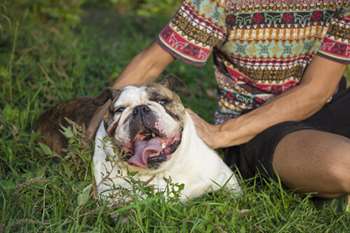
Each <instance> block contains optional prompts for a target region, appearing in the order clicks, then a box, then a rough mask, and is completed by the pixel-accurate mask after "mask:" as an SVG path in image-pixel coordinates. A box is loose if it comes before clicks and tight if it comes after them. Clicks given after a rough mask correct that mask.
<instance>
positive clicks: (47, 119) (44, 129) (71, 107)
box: [36, 89, 117, 154]
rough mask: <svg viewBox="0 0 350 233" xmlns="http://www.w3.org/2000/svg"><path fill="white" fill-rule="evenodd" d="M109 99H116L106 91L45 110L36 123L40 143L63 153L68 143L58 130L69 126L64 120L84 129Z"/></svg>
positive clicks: (110, 92) (109, 91)
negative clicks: (68, 120)
mask: <svg viewBox="0 0 350 233" xmlns="http://www.w3.org/2000/svg"><path fill="white" fill-rule="evenodd" d="M110 98H117V97H116V96H115V91H114V90H111V89H106V90H104V91H103V92H102V93H101V94H100V95H99V96H97V97H78V98H76V99H73V100H70V101H67V102H64V103H61V104H58V105H56V106H55V107H53V108H51V109H49V110H47V111H46V112H44V113H43V114H42V115H41V116H40V117H39V119H38V121H37V123H36V125H37V127H36V130H37V131H38V132H39V133H40V134H41V136H42V137H41V142H43V143H45V144H47V145H48V146H49V147H50V148H51V149H52V150H53V151H54V152H56V153H57V154H62V153H64V149H65V148H66V147H67V143H68V142H67V139H66V138H65V137H64V135H63V134H62V133H61V132H60V130H61V129H62V126H63V127H67V126H69V122H67V120H66V118H68V119H70V120H72V121H74V122H75V123H76V124H78V125H79V126H81V127H82V128H83V129H86V128H87V127H88V125H89V123H90V121H91V118H92V116H93V115H94V113H95V112H96V110H97V108H98V107H100V106H101V105H103V104H104V103H105V102H106V101H107V100H109V99H110Z"/></svg>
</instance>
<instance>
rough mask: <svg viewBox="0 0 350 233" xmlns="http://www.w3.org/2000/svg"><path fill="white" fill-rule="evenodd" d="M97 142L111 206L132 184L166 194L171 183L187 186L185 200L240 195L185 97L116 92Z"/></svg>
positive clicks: (160, 90)
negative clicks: (223, 191)
mask: <svg viewBox="0 0 350 233" xmlns="http://www.w3.org/2000/svg"><path fill="white" fill-rule="evenodd" d="M113 96H114V98H113V102H112V105H111V107H110V109H109V112H108V113H107V114H106V116H105V119H104V120H103V122H101V124H100V126H99V128H98V130H97V133H96V137H95V152H94V156H93V165H94V174H95V180H96V186H97V192H98V193H99V194H100V196H101V197H103V198H106V199H108V200H109V201H110V202H112V203H118V201H119V199H120V198H122V197H120V195H119V193H118V192H119V191H120V190H132V184H131V182H130V181H129V180H128V179H126V177H127V176H128V174H130V173H132V174H134V176H133V179H136V180H137V181H141V182H144V183H145V184H147V185H149V186H151V187H153V188H154V190H155V191H160V192H164V191H165V190H166V189H167V185H168V180H169V179H170V180H171V181H172V182H174V183H176V184H182V185H183V189H182V190H180V195H179V197H180V200H181V201H186V200H189V199H192V198H195V197H198V196H201V195H202V194H204V193H207V192H213V191H216V190H218V189H220V188H222V187H224V188H225V189H227V190H229V191H231V192H233V193H235V194H240V193H241V189H240V187H239V184H238V182H237V179H236V177H235V175H234V174H233V172H232V171H231V170H230V168H229V167H228V166H227V165H226V164H225V163H224V162H223V161H222V159H221V158H220V157H219V156H218V154H217V153H216V152H215V151H214V150H212V149H210V148H209V147H208V146H207V145H206V144H205V143H204V142H203V141H202V140H201V139H200V138H199V136H198V135H197V133H196V130H195V127H194V123H193V121H192V119H191V117H190V116H189V114H188V113H187V112H186V110H185V108H184V106H183V104H182V103H181V100H180V98H179V97H178V96H177V95H176V94H175V93H174V92H172V91H170V90H169V89H168V88H166V87H164V86H162V85H159V84H152V85H148V86H141V87H136V86H128V87H125V88H124V89H122V90H119V91H115V93H114V95H113Z"/></svg>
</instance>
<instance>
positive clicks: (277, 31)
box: [158, 0, 350, 123]
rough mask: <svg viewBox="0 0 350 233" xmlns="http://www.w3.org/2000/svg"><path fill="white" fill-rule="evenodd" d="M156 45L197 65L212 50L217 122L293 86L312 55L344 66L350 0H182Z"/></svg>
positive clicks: (349, 43)
mask: <svg viewBox="0 0 350 233" xmlns="http://www.w3.org/2000/svg"><path fill="white" fill-rule="evenodd" d="M158 43H159V44H160V46H162V47H163V48H164V49H166V50H167V51H169V52H170V53H171V54H172V55H173V56H174V57H175V58H178V59H180V60H183V61H185V62H187V63H190V64H194V65H198V66H200V65H204V64H205V63H206V61H207V59H208V57H209V55H210V54H211V52H212V51H213V57H214V63H215V76H216V80H217V83H218V110H217V111H216V114H215V119H216V123H222V122H224V121H225V120H227V119H230V118H233V117H237V116H239V115H241V114H243V113H246V112H248V111H250V110H252V109H255V108H257V107H259V106H261V105H262V104H264V103H265V102H266V101H267V100H269V99H270V98H272V97H273V96H276V95H279V94H280V93H282V92H284V91H286V90H288V89H290V88H292V87H294V86H296V85H298V83H299V82H300V81H301V78H302V76H303V73H304V71H305V68H306V66H307V65H308V64H309V63H310V62H311V59H312V56H313V55H315V54H318V55H320V56H323V57H326V58H328V59H331V60H334V61H337V62H340V63H346V64H350V1H349V0H185V1H183V3H182V5H181V6H180V8H179V10H178V11H177V13H176V14H175V16H174V17H173V18H172V19H171V21H170V23H169V24H168V25H166V26H165V27H164V29H163V30H162V31H161V32H160V34H159V37H158Z"/></svg>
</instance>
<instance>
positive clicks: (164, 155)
mask: <svg viewBox="0 0 350 233" xmlns="http://www.w3.org/2000/svg"><path fill="white" fill-rule="evenodd" d="M131 114H132V119H131V120H130V122H129V129H130V138H132V141H131V148H132V149H131V150H130V151H128V152H127V154H128V155H129V156H127V157H126V160H127V162H128V163H129V164H130V165H133V166H137V167H141V168H157V167H158V166H159V165H160V163H162V162H164V161H167V160H168V159H169V158H170V155H171V154H172V153H174V152H175V150H176V149H177V147H178V145H179V144H180V141H181V132H178V133H176V134H175V135H172V136H167V135H165V134H164V133H162V130H161V129H160V128H159V121H158V119H157V117H156V115H155V114H154V113H153V112H152V110H151V109H150V108H149V107H148V106H147V105H139V106H136V107H135V108H134V109H133V112H132V113H131Z"/></svg>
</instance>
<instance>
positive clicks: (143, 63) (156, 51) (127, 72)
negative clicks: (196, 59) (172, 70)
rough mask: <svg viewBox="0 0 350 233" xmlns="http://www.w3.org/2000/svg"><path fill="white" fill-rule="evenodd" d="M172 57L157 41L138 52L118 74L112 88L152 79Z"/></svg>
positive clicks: (146, 81) (137, 83) (140, 83)
mask: <svg viewBox="0 0 350 233" xmlns="http://www.w3.org/2000/svg"><path fill="white" fill-rule="evenodd" d="M173 60H174V59H173V57H172V56H171V55H170V54H169V53H167V52H166V51H164V50H163V49H162V48H161V47H160V46H159V45H158V44H157V43H153V44H152V45H151V46H150V47H149V48H147V49H145V50H144V51H142V52H141V53H139V54H138V55H137V56H136V57H134V59H133V60H132V61H131V62H130V63H129V65H128V66H127V67H126V68H125V69H124V70H123V72H122V73H121V74H120V75H119V77H118V79H117V80H116V81H115V82H114V84H113V86H112V87H113V88H115V89H118V88H121V87H124V86H126V85H142V84H147V83H149V82H152V81H154V80H155V79H156V78H157V77H158V76H159V75H160V74H161V73H162V71H163V70H164V69H165V68H166V66H167V65H168V64H169V63H171V62H172V61H173Z"/></svg>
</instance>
